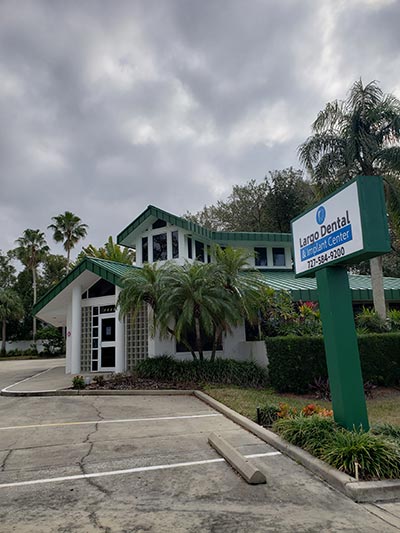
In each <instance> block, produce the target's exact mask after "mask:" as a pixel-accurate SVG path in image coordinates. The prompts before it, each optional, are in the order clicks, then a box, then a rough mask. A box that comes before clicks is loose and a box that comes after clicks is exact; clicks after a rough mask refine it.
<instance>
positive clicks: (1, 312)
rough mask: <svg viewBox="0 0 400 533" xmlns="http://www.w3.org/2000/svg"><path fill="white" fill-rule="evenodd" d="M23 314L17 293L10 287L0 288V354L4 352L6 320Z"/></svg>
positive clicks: (16, 318)
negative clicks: (0, 324) (0, 326)
mask: <svg viewBox="0 0 400 533" xmlns="http://www.w3.org/2000/svg"><path fill="white" fill-rule="evenodd" d="M23 316H24V306H23V303H22V301H21V298H20V297H19V295H18V294H17V293H16V292H15V291H13V290H12V289H0V321H1V322H2V328H1V349H0V353H1V354H3V355H4V354H5V353H6V339H7V322H8V321H9V320H19V319H20V318H22V317H23Z"/></svg>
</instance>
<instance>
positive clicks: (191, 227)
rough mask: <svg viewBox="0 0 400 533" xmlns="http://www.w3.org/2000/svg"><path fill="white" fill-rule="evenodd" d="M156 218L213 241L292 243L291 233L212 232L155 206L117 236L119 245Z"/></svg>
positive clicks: (150, 206)
mask: <svg viewBox="0 0 400 533" xmlns="http://www.w3.org/2000/svg"><path fill="white" fill-rule="evenodd" d="M152 216H153V217H155V218H156V219H160V220H165V222H168V223H169V224H172V225H173V226H177V227H178V228H182V229H184V230H187V231H190V232H191V233H194V234H196V235H198V236H200V237H203V238H206V239H209V240H211V241H215V242H218V241H221V242H227V241H236V242H237V241H271V242H291V240H292V235H291V234H290V233H264V232H227V231H211V230H209V229H207V228H204V227H203V226H200V224H196V223H195V222H191V221H190V220H186V219H185V218H182V217H178V216H176V215H172V214H171V213H168V212H167V211H164V210H163V209H159V208H158V207H155V206H153V205H149V206H148V207H147V209H146V210H145V211H143V213H142V214H141V215H139V216H138V217H137V218H135V220H134V221H133V222H131V223H130V224H129V226H127V227H126V228H125V229H124V230H122V231H121V233H120V234H119V235H118V236H117V243H118V244H122V245H123V246H127V244H126V243H125V244H124V240H125V239H126V238H127V237H128V236H129V235H130V234H131V233H133V232H134V231H135V230H136V229H138V228H139V227H140V226H141V225H142V224H143V223H144V222H145V221H146V220H147V219H148V218H150V217H152Z"/></svg>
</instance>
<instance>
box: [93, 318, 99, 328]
mask: <svg viewBox="0 0 400 533" xmlns="http://www.w3.org/2000/svg"><path fill="white" fill-rule="evenodd" d="M98 325H99V317H98V316H94V317H93V326H98Z"/></svg>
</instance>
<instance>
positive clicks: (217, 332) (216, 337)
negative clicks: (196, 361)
mask: <svg viewBox="0 0 400 533" xmlns="http://www.w3.org/2000/svg"><path fill="white" fill-rule="evenodd" d="M221 333H222V331H221V329H220V328H217V327H216V328H215V329H214V338H213V346H212V352H211V358H210V361H215V357H216V352H217V347H218V342H219V340H220V338H221Z"/></svg>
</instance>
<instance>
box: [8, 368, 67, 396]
mask: <svg viewBox="0 0 400 533" xmlns="http://www.w3.org/2000/svg"><path fill="white" fill-rule="evenodd" d="M52 368H53V367H50V368H46V370H42V371H41V372H37V373H36V374H33V376H29V377H27V378H25V379H21V381H17V383H13V384H12V385H8V386H7V387H4V389H1V392H7V391H8V389H12V388H13V387H16V386H17V385H19V384H20V383H24V382H25V381H29V380H30V379H33V378H36V377H38V376H41V375H42V374H46V372H49V371H50V370H52ZM54 368H58V367H54ZM18 392H19V391H18ZM43 392H44V391H43ZM46 392H47V391H46ZM49 392H54V391H53V390H52V391H49Z"/></svg>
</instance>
